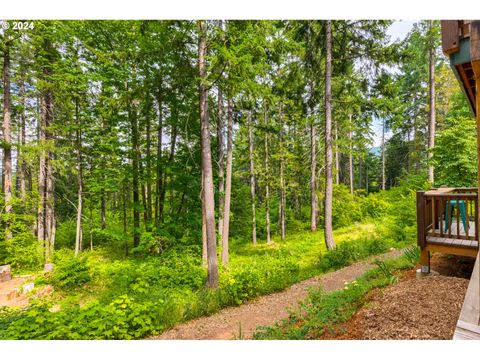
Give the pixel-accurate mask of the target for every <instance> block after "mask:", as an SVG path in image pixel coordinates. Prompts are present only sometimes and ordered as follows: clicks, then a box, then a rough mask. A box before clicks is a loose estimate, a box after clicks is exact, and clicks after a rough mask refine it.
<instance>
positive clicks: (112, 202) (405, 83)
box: [0, 20, 477, 339]
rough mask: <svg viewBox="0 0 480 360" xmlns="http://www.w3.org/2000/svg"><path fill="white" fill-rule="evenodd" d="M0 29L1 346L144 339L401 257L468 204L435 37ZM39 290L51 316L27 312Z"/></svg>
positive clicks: (381, 25) (464, 110)
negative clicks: (461, 195)
mask: <svg viewBox="0 0 480 360" xmlns="http://www.w3.org/2000/svg"><path fill="white" fill-rule="evenodd" d="M21 23H23V24H24V25H22V28H21V29H20V28H17V29H15V28H12V27H10V28H8V27H5V26H4V27H3V30H0V35H1V41H0V57H1V59H2V60H1V61H0V66H1V67H2V81H1V90H2V91H1V94H0V96H1V104H0V112H1V114H2V119H1V121H2V137H1V159H2V162H1V169H2V196H1V199H0V210H1V211H0V265H4V264H5V265H10V267H11V271H12V274H13V275H15V276H30V277H31V278H32V279H33V280H32V282H33V283H34V286H35V291H36V294H35V291H34V292H33V294H31V295H30V297H29V304H28V306H26V307H21V308H17V307H6V306H4V307H2V306H1V305H0V339H139V338H146V337H149V336H154V335H158V334H161V333H162V332H163V331H165V330H166V329H169V328H171V327H173V326H174V325H176V324H178V323H181V322H185V321H187V320H190V319H194V318H198V317H200V316H204V315H208V314H213V313H215V312H218V311H219V310H220V309H222V308H225V307H228V306H238V305H240V304H242V303H244V302H245V301H247V300H250V299H254V298H256V297H258V296H261V295H266V294H270V293H274V292H278V291H280V290H282V289H285V288H286V287H288V286H290V285H292V284H294V283H296V282H298V281H300V280H304V279H308V278H311V277H313V276H316V275H319V274H321V273H326V272H329V271H331V270H335V269H339V268H342V267H344V266H346V265H349V264H351V263H353V262H355V261H357V260H359V259H363V258H367V257H368V256H371V255H375V254H381V253H383V252H386V251H387V250H389V249H391V248H403V247H406V246H409V245H410V244H413V243H415V240H416V217H415V191H416V190H418V189H423V190H426V189H428V188H430V187H440V186H452V187H453V186H456V187H468V186H475V184H476V178H477V167H476V163H477V159H476V157H477V155H476V125H475V120H474V118H473V116H472V114H471V111H470V109H469V107H468V105H467V101H466V98H465V96H464V94H463V93H462V91H461V89H460V86H459V85H458V82H457V80H456V78H455V76H454V74H453V73H452V71H451V70H450V65H449V63H448V60H447V58H446V57H445V56H444V55H443V53H442V51H441V46H440V21H438V20H422V21H418V22H415V23H414V24H413V26H412V28H411V29H410V31H409V32H408V34H407V35H406V37H405V38H404V39H394V38H391V36H390V35H389V34H388V29H389V28H390V27H391V26H392V25H393V24H394V21H391V20H297V21H295V20H231V21H227V20H208V21H207V20H198V21H186V20H182V21H180V20H178V21H174V20H158V21H154V20H118V21H116V20H115V21H114V20H104V21H103V20H69V21H66V20H65V21H60V20H36V21H26V22H21ZM42 289H43V292H44V293H45V292H48V296H37V295H39V294H40V293H42Z"/></svg>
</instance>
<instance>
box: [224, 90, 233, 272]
mask: <svg viewBox="0 0 480 360" xmlns="http://www.w3.org/2000/svg"><path fill="white" fill-rule="evenodd" d="M227 117H228V124H227V167H226V179H225V206H224V209H223V210H224V212H223V234H222V262H223V263H224V264H227V263H228V235H229V230H230V198H231V195H232V161H233V109H232V99H231V97H230V96H228V100H227Z"/></svg>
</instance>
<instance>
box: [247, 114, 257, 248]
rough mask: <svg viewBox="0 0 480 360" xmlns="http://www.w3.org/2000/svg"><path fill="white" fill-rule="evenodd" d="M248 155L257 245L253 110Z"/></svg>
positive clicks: (249, 125)
mask: <svg viewBox="0 0 480 360" xmlns="http://www.w3.org/2000/svg"><path fill="white" fill-rule="evenodd" d="M248 157H249V161H250V199H251V202H252V242H253V245H257V221H256V218H255V165H254V162H253V124H252V112H251V111H249V112H248Z"/></svg>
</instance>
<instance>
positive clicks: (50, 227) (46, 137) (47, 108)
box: [37, 39, 55, 262]
mask: <svg viewBox="0 0 480 360" xmlns="http://www.w3.org/2000/svg"><path fill="white" fill-rule="evenodd" d="M43 49H44V51H45V52H46V53H47V54H49V53H50V52H51V51H52V44H51V42H50V41H49V40H48V39H44V43H43ZM50 60H51V59H50ZM49 65H51V62H50V63H49V64H48V65H46V66H43V79H42V80H44V82H45V83H47V84H48V85H50V81H51V80H50V77H51V75H52V73H51V69H50V68H49ZM48 85H47V86H45V87H44V88H43V89H42V90H41V105H40V108H41V110H40V122H39V129H38V131H39V144H40V159H39V174H38V190H39V191H38V192H39V206H38V212H37V215H38V217H37V236H38V240H39V241H40V242H41V243H42V245H43V247H44V251H45V261H46V262H49V261H50V260H51V256H52V255H53V241H54V239H53V235H54V233H55V230H54V227H55V221H54V213H53V207H54V197H53V171H52V170H53V169H52V165H51V160H52V158H53V154H52V153H51V151H47V143H48V142H50V140H52V139H53V136H52V134H51V132H50V131H51V130H50V126H51V125H52V122H53V95H52V90H51V86H48Z"/></svg>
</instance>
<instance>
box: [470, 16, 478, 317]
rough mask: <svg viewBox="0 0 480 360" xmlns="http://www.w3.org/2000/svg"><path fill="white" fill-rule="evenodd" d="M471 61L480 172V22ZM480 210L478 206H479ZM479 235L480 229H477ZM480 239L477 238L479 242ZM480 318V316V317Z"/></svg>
mask: <svg viewBox="0 0 480 360" xmlns="http://www.w3.org/2000/svg"><path fill="white" fill-rule="evenodd" d="M470 59H471V61H472V68H473V73H474V75H475V116H476V122H477V170H480V20H476V21H472V22H471V24H470ZM477 173H478V175H477V182H478V184H477V185H478V187H479V188H480V171H477ZM479 201H480V191H478V190H477V204H478V202H479ZM477 210H478V205H477ZM478 224H480V211H477V224H476V225H478ZM475 232H476V234H478V229H475ZM478 240H479V239H478V238H477V241H478ZM478 268H479V270H478V271H479V274H478V275H479V276H478V279H479V284H478V288H479V291H480V266H479V267H478ZM477 298H478V304H477V305H478V308H479V309H480V294H478V296H477ZM479 317H480V316H479Z"/></svg>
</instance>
